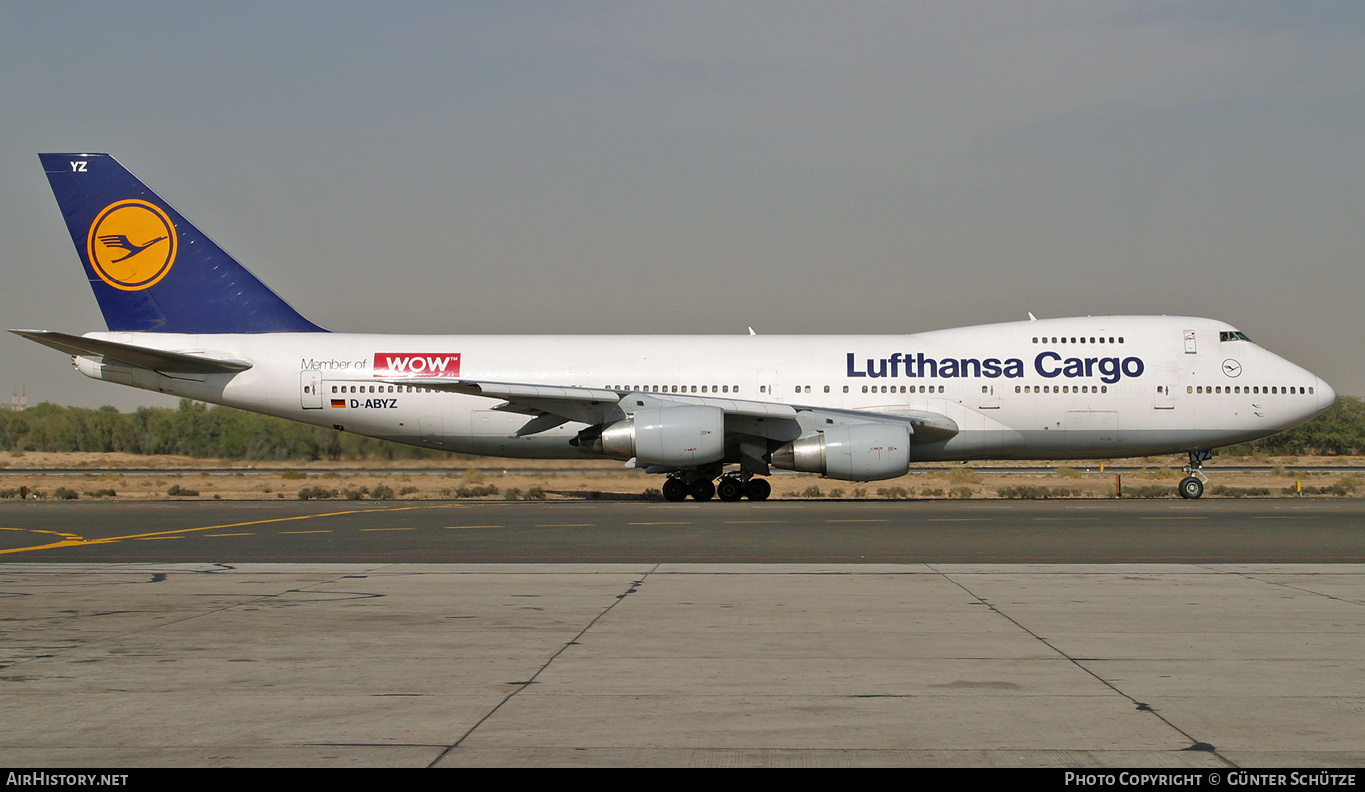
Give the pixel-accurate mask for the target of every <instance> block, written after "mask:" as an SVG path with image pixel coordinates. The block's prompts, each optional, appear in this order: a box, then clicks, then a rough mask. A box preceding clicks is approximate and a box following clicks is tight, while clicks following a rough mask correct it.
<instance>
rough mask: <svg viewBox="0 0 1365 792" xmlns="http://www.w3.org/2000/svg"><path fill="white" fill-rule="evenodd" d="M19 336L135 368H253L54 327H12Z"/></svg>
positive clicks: (209, 371)
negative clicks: (58, 330) (60, 330)
mask: <svg viewBox="0 0 1365 792" xmlns="http://www.w3.org/2000/svg"><path fill="white" fill-rule="evenodd" d="M10 332H11V333H14V334H15V335H18V336H23V337H24V338H27V339H29V340H30V341H36V342H38V343H39V344H42V345H43V346H45V347H51V348H52V349H55V350H57V351H58V352H65V353H66V354H68V355H76V356H78V357H103V358H106V359H108V360H113V361H117V362H119V363H123V364H124V365H128V366H133V367H135V368H143V369H149V370H151V371H162V372H169V373H172V374H235V373H237V372H239V371H246V370H247V369H249V368H251V363H249V362H247V361H245V360H224V359H221V358H213V357H208V356H206V355H199V354H193V353H189V352H169V351H167V350H164V349H152V348H150V347H142V346H136V345H133V344H120V343H118V342H116V341H102V340H100V339H98V338H86V337H85V336H77V335H70V334H68V333H58V332H54V331H52V330H11V331H10Z"/></svg>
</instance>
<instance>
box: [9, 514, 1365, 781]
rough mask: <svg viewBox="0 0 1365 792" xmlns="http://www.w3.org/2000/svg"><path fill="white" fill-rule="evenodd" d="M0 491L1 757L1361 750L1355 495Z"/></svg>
mask: <svg viewBox="0 0 1365 792" xmlns="http://www.w3.org/2000/svg"><path fill="white" fill-rule="evenodd" d="M0 507H3V508H0V527H3V528H4V529H5V530H3V531H0V540H2V541H3V543H4V544H3V548H4V550H5V554H4V555H0V603H3V605H2V606H0V614H3V622H0V628H2V629H3V633H0V690H3V691H4V693H5V695H3V696H0V755H2V756H5V757H6V759H7V761H8V763H9V764H11V765H14V766H25V767H45V768H57V767H77V766H83V767H91V766H99V767H122V768H137V767H164V766H192V767H206V766H255V767H261V766H317V767H363V766H373V767H400V766H401V767H470V766H595V765H596V766H800V767H810V766H947V767H964V766H974V767H1077V768H1106V767H1107V768H1116V767H1118V768H1131V767H1153V768H1166V769H1174V770H1191V771H1195V772H1199V773H1211V772H1214V771H1218V772H1224V773H1225V772H1226V771H1228V770H1229V769H1230V768H1238V767H1298V768H1307V767H1359V766H1360V765H1361V764H1362V763H1365V719H1361V718H1360V717H1359V714H1360V712H1361V711H1362V709H1365V689H1362V687H1361V685H1360V681H1359V680H1360V679H1361V678H1362V677H1365V660H1362V659H1361V658H1363V657H1365V564H1362V563H1360V556H1361V555H1362V547H1361V539H1360V538H1359V536H1357V534H1359V533H1362V532H1365V523H1362V520H1361V511H1362V504H1361V503H1360V502H1358V501H1353V500H1330V501H1329V500H1305V501H1283V500H1280V501H1255V502H1251V501H1202V502H1198V503H1195V504H1187V503H1182V502H1176V501H1164V502H1151V501H1142V502H1105V501H1076V502H1003V501H977V502H927V501H926V502H876V503H828V502H818V503H805V502H790V501H788V502H773V503H767V504H754V505H752V506H750V505H748V504H716V503H710V504H649V503H634V504H625V503H521V502H518V503H492V502H490V503H420V502H417V503H412V502H388V503H361V504H346V503H335V502H333V503H322V504H319V503H313V502H309V503H303V502H292V503H270V502H259V503H246V504H243V503H222V504H218V503H95V502H74V503H51V502H47V503H5V504H0ZM754 507H757V508H754ZM44 547H45V549H38V548H44ZM248 556H252V558H248ZM257 556H261V557H272V556H273V557H272V558H271V560H270V561H269V562H263V561H262V560H261V559H260V558H255V557H257ZM1157 557H1161V559H1163V560H1160V561H1158V560H1157ZM1267 557H1269V558H1272V559H1275V560H1274V561H1273V562H1267V561H1265V560H1264V559H1265V558H1267ZM330 559H341V560H330ZM1140 559H1148V560H1146V561H1142V560H1140Z"/></svg>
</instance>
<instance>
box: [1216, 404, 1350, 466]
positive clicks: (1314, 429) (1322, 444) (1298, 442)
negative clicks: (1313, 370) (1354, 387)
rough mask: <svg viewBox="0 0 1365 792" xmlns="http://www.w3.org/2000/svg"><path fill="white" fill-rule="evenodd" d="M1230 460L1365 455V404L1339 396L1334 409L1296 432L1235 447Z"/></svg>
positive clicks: (1228, 452) (1224, 451)
mask: <svg viewBox="0 0 1365 792" xmlns="http://www.w3.org/2000/svg"><path fill="white" fill-rule="evenodd" d="M1221 453H1223V454H1225V455H1228V456H1239V455H1247V454H1261V455H1265V456H1311V455H1323V456H1339V455H1352V456H1354V455H1359V454H1365V400H1361V399H1359V398H1357V397H1355V396H1338V397H1337V403H1336V404H1334V405H1332V409H1330V410H1328V411H1327V412H1325V413H1323V414H1322V415H1319V416H1318V417H1317V418H1314V419H1313V420H1311V421H1309V422H1308V423H1306V424H1304V425H1303V426H1300V427H1298V428H1296V429H1290V430H1289V431H1287V432H1280V433H1279V434H1277V435H1271V436H1270V437H1267V438H1265V439H1262V440H1257V441H1255V442H1252V443H1243V444H1241V445H1235V446H1231V447H1229V448H1227V449H1224V450H1223V451H1222V452H1221Z"/></svg>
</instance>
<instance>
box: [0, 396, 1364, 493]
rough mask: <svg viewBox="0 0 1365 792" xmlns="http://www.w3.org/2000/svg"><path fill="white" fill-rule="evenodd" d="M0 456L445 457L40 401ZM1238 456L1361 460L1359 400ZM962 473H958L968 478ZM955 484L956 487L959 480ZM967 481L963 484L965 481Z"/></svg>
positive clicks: (320, 433) (11, 422) (308, 432)
mask: <svg viewBox="0 0 1365 792" xmlns="http://www.w3.org/2000/svg"><path fill="white" fill-rule="evenodd" d="M0 450H5V451H97V452H110V451H118V452H123V453H128V454H179V455H182V456H189V457H201V458H213V457H217V458H223V459H242V460H278V461H284V460H314V459H332V460H339V459H444V458H447V457H449V456H451V455H450V454H448V453H447V452H444V451H432V450H430V449H424V448H414V447H412V446H405V445H399V444H397V443H390V442H387V441H384V440H374V439H371V438H367V437H360V436H359V435H354V434H347V433H345V432H338V431H336V430H335V429H324V428H321V427H315V426H308V425H306V424H301V423H296V422H294V421H286V420H284V419H282V418H271V417H268V416H264V415H257V414H256V413H249V412H243V411H241V410H234V409H232V408H230V407H209V406H208V405H205V404H202V403H199V402H192V401H190V400H188V399H182V400H181V401H180V406H179V407H178V408H177V409H174V410H172V409H170V408H166V407H142V408H139V409H138V410H137V411H136V412H131V413H120V412H119V411H118V410H116V409H114V408H113V407H101V408H99V409H98V410H89V409H84V408H81V407H59V406H58V405H55V404H51V403H49V402H44V403H42V404H39V405H38V406H36V407H31V408H29V409H27V410H24V411H23V412H8V411H4V410H0ZM1222 453H1223V454H1224V455H1229V456H1237V455H1248V454H1261V455H1267V456H1272V455H1273V456H1307V455H1314V454H1322V455H1329V456H1330V455H1342V454H1365V401H1362V400H1361V399H1359V398H1356V397H1354V396H1341V397H1339V398H1338V399H1337V403H1336V404H1335V405H1334V406H1333V407H1332V409H1330V410H1328V411H1327V413H1325V414H1324V415H1321V416H1319V417H1318V418H1315V419H1313V420H1312V421H1309V422H1308V423H1306V424H1304V425H1303V426H1300V427H1298V428H1297V429H1291V430H1290V431H1288V432H1281V433H1280V434H1277V435H1274V436H1273V437H1268V438H1266V439H1264V440H1257V441H1256V442H1254V443H1244V444H1242V445H1237V446H1232V447H1231V448H1228V449H1225V450H1223V451H1222ZM970 473H971V471H966V472H965V473H963V474H962V475H969V474H970ZM959 483H962V482H959ZM966 483H970V482H966Z"/></svg>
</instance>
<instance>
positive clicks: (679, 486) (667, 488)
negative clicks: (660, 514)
mask: <svg viewBox="0 0 1365 792" xmlns="http://www.w3.org/2000/svg"><path fill="white" fill-rule="evenodd" d="M663 493H664V500H666V501H671V502H673V503H677V502H678V501H681V500H686V499H687V485H686V484H684V483H683V482H682V480H681V479H675V478H671V479H668V480H667V481H665V482H664V486H663Z"/></svg>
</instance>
